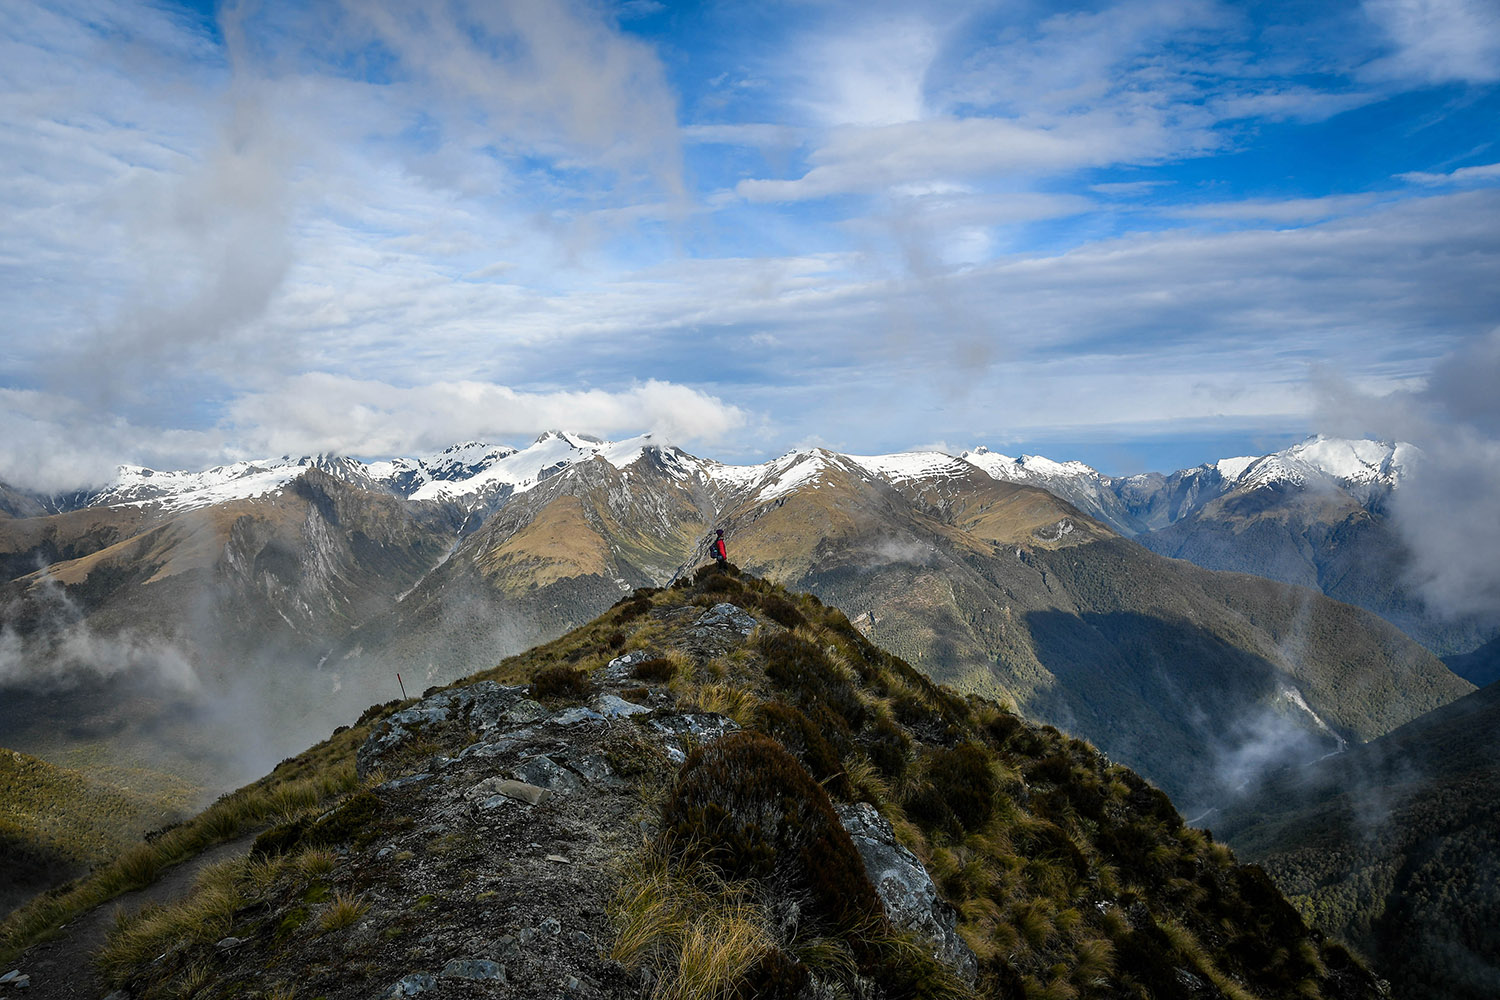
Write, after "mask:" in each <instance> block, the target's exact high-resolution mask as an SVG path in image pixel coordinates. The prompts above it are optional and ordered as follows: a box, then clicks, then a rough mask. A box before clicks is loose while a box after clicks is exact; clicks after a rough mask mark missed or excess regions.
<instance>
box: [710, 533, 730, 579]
mask: <svg viewBox="0 0 1500 1000" xmlns="http://www.w3.org/2000/svg"><path fill="white" fill-rule="evenodd" d="M708 554H709V555H711V556H713V557H714V562H716V563H718V565H719V568H720V569H724V568H725V567H727V566H728V565H729V555H728V553H727V552H725V550H724V529H723V528H720V529H718V531H716V532H715V533H714V540H713V541H712V542H710V543H709V545H708Z"/></svg>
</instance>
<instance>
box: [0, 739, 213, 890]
mask: <svg viewBox="0 0 1500 1000" xmlns="http://www.w3.org/2000/svg"><path fill="white" fill-rule="evenodd" d="M106 777H107V778H108V779H110V780H101V777H98V776H89V775H86V774H84V773H82V772H80V771H76V770H71V769H68V768H61V767H54V766H53V765H51V764H49V763H47V762H46V761H44V760H40V759H38V758H36V757H32V756H30V755H28V754H23V753H20V752H18V751H14V750H4V749H0V913H3V912H9V911H10V909H11V908H13V907H14V906H16V905H18V904H20V903H21V902H23V901H24V900H25V899H27V898H28V897H30V896H33V895H35V894H36V893H38V892H41V891H43V890H45V889H50V888H52V887H53V886H55V885H58V884H60V883H62V882H64V881H66V880H67V879H69V878H72V877H74V876H76V875H79V874H81V873H82V872H84V871H87V870H88V868H89V867H91V866H92V865H95V864H99V863H101V862H105V861H108V860H111V859H113V858H114V857H115V856H116V855H117V854H119V853H120V852H121V851H122V850H123V849H124V848H125V847H126V845H128V844H129V843H130V842H131V841H133V840H135V839H137V838H139V837H140V836H141V835H142V834H143V833H145V832H146V831H148V830H151V829H155V828H156V827H159V826H163V825H165V824H166V823H168V822H170V821H172V820H174V819H177V818H179V817H180V816H182V815H183V813H184V812H185V811H186V809H187V807H188V806H189V804H190V803H191V789H190V788H188V787H187V786H186V785H183V784H182V783H180V782H175V781H172V780H170V779H165V778H164V776H160V775H154V774H148V773H146V772H140V771H132V770H130V769H128V768H120V767H116V768H112V769H110V771H109V772H107V773H106Z"/></svg>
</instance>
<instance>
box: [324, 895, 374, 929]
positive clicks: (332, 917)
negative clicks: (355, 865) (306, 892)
mask: <svg viewBox="0 0 1500 1000" xmlns="http://www.w3.org/2000/svg"><path fill="white" fill-rule="evenodd" d="M369 909H370V904H369V903H366V902H365V901H364V900H362V899H360V898H359V897H358V896H356V895H353V894H349V893H344V892H335V893H334V894H333V899H331V900H329V902H328V908H327V909H325V910H324V911H323V915H322V916H321V917H319V918H318V926H319V927H321V928H322V929H323V930H324V931H325V932H326V931H336V930H340V929H341V928H344V927H349V926H351V925H352V924H355V923H358V922H359V918H360V917H362V916H364V915H365V913H366V912H368V911H369Z"/></svg>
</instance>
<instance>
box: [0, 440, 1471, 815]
mask: <svg viewBox="0 0 1500 1000" xmlns="http://www.w3.org/2000/svg"><path fill="white" fill-rule="evenodd" d="M1382 447H1383V446H1378V445H1374V444H1371V443H1368V442H1331V441H1325V440H1322V439H1320V440H1318V441H1314V442H1310V443H1309V444H1308V445H1306V446H1303V447H1302V448H1301V450H1300V451H1298V450H1296V449H1294V450H1293V452H1292V453H1283V454H1282V455H1278V456H1267V457H1266V458H1263V459H1255V460H1251V459H1244V460H1227V461H1225V462H1220V463H1217V464H1216V465H1215V466H1212V467H1209V466H1205V467H1202V468H1200V469H1198V470H1189V471H1188V472H1184V473H1178V474H1174V475H1173V476H1171V477H1149V476H1147V477H1134V478H1133V479H1128V480H1114V479H1109V478H1107V477H1102V476H1099V475H1098V474H1097V473H1095V472H1094V471H1093V470H1091V469H1088V467H1086V466H1081V465H1078V464H1076V463H1072V464H1068V465H1060V464H1058V463H1051V462H1047V461H1046V460H1043V459H1037V458H1034V457H1025V458H1021V459H1008V458H1005V457H1004V456H1000V455H996V454H994V453H991V452H988V451H984V450H976V451H973V452H970V453H967V454H966V455H965V456H963V457H962V458H954V457H951V456H948V455H944V454H939V453H908V454H900V455H885V456H849V455H840V454H837V453H834V452H830V451H826V450H822V449H813V450H805V451H797V452H793V453H789V454H787V455H784V456H782V457H780V458H778V459H776V460H774V461H771V462H767V463H763V464H760V465H749V466H734V465H725V464H722V463H719V462H715V461H712V460H709V459H703V458H698V457H695V456H692V455H689V454H687V453H686V452H683V451H682V450H680V449H678V448H675V447H672V446H670V445H665V444H662V443H659V442H657V441H656V440H654V439H653V438H652V437H651V436H650V435H645V436H642V437H639V438H634V439H631V440H628V441H624V442H615V443H612V442H605V441H600V440H597V439H594V438H590V437H586V436H583V435H576V434H569V433H566V432H552V433H548V434H545V435H542V436H541V437H540V438H538V439H537V441H536V442H534V443H533V444H532V445H531V446H529V447H527V448H525V449H520V450H517V449H511V448H504V447H496V446H491V445H486V444H481V443H469V444H463V445H458V446H455V447H454V448H450V449H448V450H447V451H444V452H442V453H440V454H438V455H435V456H431V457H429V458H424V459H419V460H405V459H403V460H394V461H385V462H371V463H365V462H359V461H355V460H352V459H347V458H339V457H329V456H320V457H316V458H302V459H296V460H293V459H290V458H283V459H278V460H274V461H266V462H247V463H238V464H235V465H231V466H225V467H220V468H216V469H212V470H208V471H207V472H202V473H185V472H172V473H160V472H155V471H152V470H147V469H140V468H133V467H132V468H125V469H122V471H121V474H120V475H119V476H118V477H117V479H116V480H115V481H114V482H112V483H110V484H108V485H107V486H106V487H104V488H103V489H99V490H94V491H88V492H80V493H76V494H73V495H71V496H68V497H46V498H44V497H36V496H29V495H26V494H23V493H20V492H19V491H15V490H10V491H8V492H7V493H6V497H7V500H6V509H7V510H8V511H10V513H11V516H9V517H0V569H3V574H4V579H5V580H6V581H8V582H6V583H5V584H4V587H3V591H0V606H3V607H4V608H5V611H4V622H5V632H4V635H6V636H7V639H6V643H7V644H8V645H7V646H6V648H7V649H8V650H10V652H11V655H9V656H8V657H6V658H4V659H0V683H4V684H6V686H7V688H8V697H7V698H6V699H5V700H4V706H3V707H0V744H8V745H15V746H19V747H20V748H21V749H26V750H30V751H32V752H36V753H38V754H39V755H45V751H47V750H49V749H50V748H53V747H56V746H57V745H59V744H64V745H68V746H71V745H74V744H76V743H77V742H78V741H80V740H83V741H88V740H109V741H114V742H120V741H126V740H135V741H137V743H138V744H139V745H141V746H145V745H146V744H149V743H150V742H151V741H153V740H155V741H157V742H159V743H161V744H163V745H164V746H167V747H171V748H175V752H178V753H181V754H182V755H183V757H184V758H186V759H185V760H184V761H183V766H184V767H188V766H198V767H202V766H205V762H214V761H216V762H217V765H218V766H220V767H222V768H223V769H225V770H227V771H229V772H232V773H235V774H236V775H248V774H251V773H255V772H256V769H257V768H259V769H263V767H264V765H265V764H266V762H267V759H266V758H267V757H268V756H271V755H275V754H278V753H282V752H285V750H286V748H288V747H290V746H295V745H301V744H302V743H305V742H306V741H307V739H308V738H309V737H310V735H315V734H316V733H318V732H320V731H326V728H327V723H328V721H329V720H333V721H337V720H338V719H340V718H341V717H343V716H345V715H349V714H351V713H354V712H357V711H358V709H359V708H361V707H363V706H364V705H366V704H369V703H370V702H373V701H380V700H383V699H385V698H387V697H390V696H392V695H394V694H396V693H398V687H397V685H395V684H393V681H395V679H396V674H397V673H398V672H399V673H400V674H401V676H402V683H403V684H410V685H412V686H413V687H414V688H416V687H421V686H425V685H428V684H431V683H437V682H441V681H447V680H451V679H452V678H454V677H457V676H461V675H463V674H465V673H468V672H470V671H472V670H474V669H478V668H482V667H485V666H489V665H491V664H493V663H494V662H495V661H496V660H497V659H498V658H499V657H500V656H502V655H505V654H508V653H512V652H516V651H518V650H520V649H524V648H526V647H528V646H530V645H531V644H533V643H535V642H536V641H539V640H542V639H546V638H550V637H552V636H555V635H558V634H560V633H561V632H563V631H564V630H566V629H567V628H569V627H572V626H574V625H576V624H578V623H580V622H582V621H586V620H588V619H589V618H590V617H592V616H593V615H595V614H597V613H598V612H599V611H601V610H602V609H604V608H607V607H608V606H609V605H610V604H612V603H614V602H615V601H616V600H618V599H619V598H620V597H621V596H622V595H626V594H628V593H629V592H630V591H631V590H632V589H633V588H636V587H640V586H647V585H659V584H663V583H666V582H668V581H670V580H671V579H673V578H674V577H675V576H677V575H678V574H680V573H681V572H683V571H684V570H686V569H688V568H690V567H692V566H694V565H696V564H697V563H700V562H702V561H704V560H705V558H706V549H705V548H704V539H705V536H706V535H707V534H708V533H709V532H710V531H711V529H712V528H713V527H714V526H721V527H724V528H725V529H726V530H727V532H728V538H729V540H730V546H731V548H730V551H731V558H732V559H734V560H735V561H737V562H739V563H741V564H742V565H744V566H746V567H747V568H751V569H753V570H755V571H756V572H758V573H761V574H763V575H766V576H769V577H771V578H772V579H775V580H777V581H779V582H784V583H787V584H789V585H792V586H796V587H798V588H804V589H809V590H811V591H813V592H814V593H817V594H819V595H820V596H822V597H823V599H824V600H827V601H830V602H831V603H835V604H837V605H839V606H841V607H844V608H845V609H846V610H847V611H848V612H849V614H850V615H851V617H853V618H854V619H855V621H856V623H857V624H859V625H860V627H861V628H863V629H864V630H865V631H866V632H867V634H869V635H871V637H872V638H874V639H875V640H876V641H877V642H879V643H881V644H882V645H885V646H886V647H887V648H889V649H891V650H892V651H894V652H897V653H898V654H900V655H902V656H905V657H907V658H908V659H911V660H912V661H913V662H915V663H917V664H918V665H919V666H921V667H922V668H923V669H925V670H927V671H928V672H929V673H930V674H931V675H933V676H934V677H936V678H938V679H941V680H944V681H947V682H950V683H953V684H955V685H956V686H958V687H960V688H961V689H966V690H970V691H974V692H978V693H985V694H990V695H996V696H999V697H1002V698H1005V699H1007V700H1009V701H1010V702H1011V703H1013V704H1014V705H1016V706H1017V707H1018V708H1019V709H1021V710H1022V711H1024V712H1026V713H1027V714H1029V715H1032V716H1033V717H1036V718H1038V719H1041V720H1043V721H1048V722H1053V723H1055V724H1056V725H1058V726H1060V727H1062V728H1065V729H1067V730H1069V731H1071V732H1073V733H1076V734H1077V735H1080V736H1083V737H1085V738H1087V739H1090V740H1092V741H1093V742H1095V743H1096V744H1098V745H1099V746H1100V747H1101V748H1103V749H1105V750H1106V751H1107V752H1109V753H1111V754H1112V755H1116V756H1117V757H1118V758H1119V759H1121V760H1123V761H1126V762H1129V763H1131V764H1132V765H1133V766H1136V767H1137V768H1138V769H1139V770H1141V771H1142V772H1143V773H1145V774H1146V775H1148V776H1149V777H1151V778H1152V779H1153V780H1155V781H1157V782H1158V783H1160V784H1161V785H1162V786H1163V787H1164V788H1166V789H1167V790H1168V791H1169V792H1171V794H1172V795H1173V796H1174V797H1175V798H1177V800H1178V801H1179V802H1180V803H1181V804H1182V805H1183V808H1184V809H1185V810H1186V811H1189V813H1190V814H1191V813H1192V812H1193V811H1194V810H1196V809H1198V808H1206V807H1208V806H1210V805H1212V804H1215V803H1216V802H1218V801H1220V799H1221V798H1222V795H1223V792H1224V790H1225V789H1226V787H1230V786H1233V785H1236V784H1238V783H1239V782H1241V781H1243V780H1244V779H1245V777H1246V776H1247V775H1250V774H1253V773H1255V772H1257V771H1258V770H1259V769H1260V768H1263V767H1265V766H1267V765H1268V764H1270V763H1274V762H1276V761H1279V760H1282V759H1292V760H1298V759H1308V758H1314V757H1316V756H1319V755H1321V754H1323V753H1325V752H1327V751H1328V750H1330V749H1333V748H1336V747H1338V746H1340V745H1342V744H1343V743H1344V742H1359V741H1363V740H1367V739H1371V738H1373V737H1376V736H1378V735H1380V734H1382V733H1384V732H1387V731H1389V730H1391V729H1392V728H1394V727H1396V726H1399V725H1401V724H1402V723H1404V722H1407V721H1409V720H1411V719H1413V718H1415V717H1417V716H1418V715H1420V714H1422V713H1423V712H1426V711H1428V710H1430V709H1432V708H1434V707H1437V706H1438V705H1441V704H1444V703H1446V702H1448V701H1451V700H1453V699H1454V698H1457V697H1460V696H1461V695H1463V694H1464V693H1466V692H1467V691H1469V690H1471V688H1470V686H1469V685H1468V684H1466V683H1465V682H1463V681H1462V680H1460V679H1458V678H1456V677H1454V676H1453V675H1452V674H1451V673H1450V672H1449V671H1448V670H1447V669H1445V668H1444V666H1443V665H1442V663H1441V662H1439V661H1438V660H1437V659H1436V658H1435V657H1433V656H1432V655H1431V654H1430V653H1429V652H1428V651H1426V650H1424V649H1422V648H1421V647H1420V646H1418V645H1416V644H1415V643H1413V642H1411V641H1410V640H1409V639H1408V638H1406V637H1405V636H1404V635H1402V634H1401V633H1400V632H1398V631H1397V630H1396V629H1394V628H1392V627H1390V626H1389V625H1387V624H1386V623H1385V622H1383V621H1381V620H1380V619H1378V618H1376V617H1374V616H1373V615H1370V614H1367V613H1364V612H1361V611H1359V610H1357V609H1355V608H1352V607H1349V606H1347V605H1344V604H1339V603H1336V602H1333V601H1329V600H1328V599H1326V598H1325V597H1323V596H1322V595H1321V594H1320V593H1318V592H1317V591H1314V590H1310V589H1305V588H1301V587H1292V586H1287V585H1284V584H1278V583H1274V582H1271V581H1268V580H1266V579H1261V578H1257V577H1251V576H1246V575H1240V574H1225V573H1214V572H1209V571H1207V570H1204V569H1200V568H1198V567H1195V566H1192V565H1190V564H1188V563H1184V562H1181V561H1177V560H1169V559H1163V558H1161V557H1159V556H1156V555H1153V554H1152V553H1151V552H1150V551H1147V549H1146V548H1143V547H1142V546H1141V545H1137V544H1134V543H1133V542H1130V541H1127V540H1126V539H1125V538H1122V537H1121V535H1122V534H1123V533H1125V531H1127V530H1138V529H1139V528H1141V527H1149V526H1150V525H1152V524H1155V523H1158V522H1162V523H1165V522H1166V521H1169V520H1174V519H1175V522H1176V523H1181V522H1183V521H1184V520H1185V519H1187V518H1189V517H1191V516H1192V515H1193V514H1194V513H1196V512H1201V511H1203V510H1205V509H1207V508H1208V506H1209V505H1211V504H1212V503H1214V502H1217V501H1221V500H1225V499H1226V498H1232V497H1234V496H1239V495H1247V494H1245V493H1244V491H1250V495H1255V494H1259V495H1264V496H1266V497H1272V496H1273V495H1275V496H1280V495H1283V494H1282V493H1274V491H1275V490H1276V489H1277V488H1284V489H1283V493H1284V495H1288V496H1290V495H1293V493H1292V492H1291V491H1293V490H1294V488H1295V489H1296V490H1300V491H1302V492H1300V493H1296V494H1295V495H1297V496H1301V495H1302V493H1305V492H1306V491H1308V490H1309V489H1311V485H1310V484H1313V483H1315V482H1322V481H1323V480H1320V479H1317V477H1320V476H1321V477H1323V479H1326V480H1328V481H1330V482H1331V481H1337V482H1338V483H1340V484H1343V485H1341V486H1340V487H1339V488H1340V489H1341V490H1343V491H1345V492H1346V493H1350V495H1353V493H1357V492H1359V491H1365V492H1367V493H1368V494H1369V495H1371V496H1374V495H1376V494H1378V493H1379V492H1380V491H1381V490H1386V489H1389V488H1392V487H1393V486H1394V485H1395V484H1398V483H1399V479H1400V475H1401V469H1402V467H1403V462H1402V450H1401V449H1400V448H1396V447H1390V448H1385V451H1384V452H1383V453H1382V451H1381V449H1382ZM1382 454H1383V457H1382ZM1237 491H1239V492H1237ZM48 511H50V513H48ZM1129 519H1133V520H1129ZM1121 529H1124V530H1121ZM1149 537H1150V536H1149V535H1148V536H1144V538H1143V540H1144V539H1145V538H1149ZM60 688H65V689H66V697H60V696H59V694H58V690H59V689H60ZM125 706H130V711H129V712H123V708H124V707H125ZM122 712H123V714H125V715H127V716H128V717H129V718H128V719H122V718H121V717H120V716H121V715H122ZM205 732H209V733H213V734H214V735H215V736H216V737H217V738H205V735H204V734H205ZM227 735H232V736H233V738H226V736H227ZM246 747H252V748H256V749H255V753H256V754H258V755H259V756H254V755H249V751H248V750H247V749H246ZM182 748H188V749H182ZM247 755H248V756H247Z"/></svg>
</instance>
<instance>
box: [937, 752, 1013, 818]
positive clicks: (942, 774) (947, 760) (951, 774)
mask: <svg viewBox="0 0 1500 1000" xmlns="http://www.w3.org/2000/svg"><path fill="white" fill-rule="evenodd" d="M927 776H928V778H929V780H931V782H932V784H933V787H934V788H935V789H936V790H937V793H938V794H939V795H941V796H942V797H943V800H944V801H945V802H947V803H948V807H949V808H950V809H952V810H953V814H954V815H955V816H957V817H958V821H959V822H960V823H962V824H963V825H964V827H965V828H966V829H969V830H977V829H979V828H980V827H981V826H983V825H984V824H985V822H986V821H987V820H989V818H990V817H991V816H993V815H994V814H995V795H996V793H998V792H999V791H1000V783H999V782H998V781H996V780H995V775H994V774H993V773H992V772H991V771H990V759H989V755H988V754H987V753H985V751H984V749H983V748H981V747H979V746H976V745H975V744H973V743H960V744H959V745H958V746H956V747H954V748H953V749H952V750H939V751H937V752H936V753H934V754H933V755H932V758H931V763H930V764H929V766H928V770H927Z"/></svg>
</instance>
